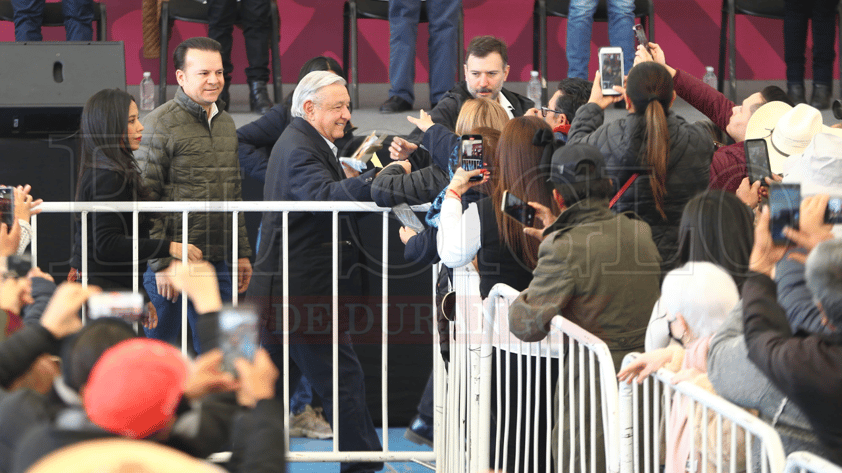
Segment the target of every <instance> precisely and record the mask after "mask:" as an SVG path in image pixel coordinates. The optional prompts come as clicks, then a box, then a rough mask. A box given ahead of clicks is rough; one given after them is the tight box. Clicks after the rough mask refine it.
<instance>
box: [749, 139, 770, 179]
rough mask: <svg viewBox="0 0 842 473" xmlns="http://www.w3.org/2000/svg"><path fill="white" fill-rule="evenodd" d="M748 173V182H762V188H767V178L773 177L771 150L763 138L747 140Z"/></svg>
mask: <svg viewBox="0 0 842 473" xmlns="http://www.w3.org/2000/svg"><path fill="white" fill-rule="evenodd" d="M743 146H744V147H745V153H746V171H747V173H748V180H749V183H750V184H754V183H755V182H757V181H760V185H761V186H765V185H767V184H766V178H767V177H772V168H771V166H770V165H769V150H768V148H767V147H766V140H764V139H763V138H760V139H756V140H746V141H745V144H744V145H743Z"/></svg>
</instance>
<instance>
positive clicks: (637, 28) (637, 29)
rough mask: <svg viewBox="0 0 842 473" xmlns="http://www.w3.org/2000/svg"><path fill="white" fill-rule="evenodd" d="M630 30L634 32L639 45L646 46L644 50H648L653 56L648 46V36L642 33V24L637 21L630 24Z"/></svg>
mask: <svg viewBox="0 0 842 473" xmlns="http://www.w3.org/2000/svg"><path fill="white" fill-rule="evenodd" d="M632 30H634V34H635V36H636V37H637V42H638V43H639V44H640V45H641V46H643V47H644V48H646V52H648V53H649V55H651V56H653V57H654V55H653V54H652V48H650V47H649V38H647V37H646V33H644V31H643V25H641V24H640V23H637V24H635V25H634V26H632Z"/></svg>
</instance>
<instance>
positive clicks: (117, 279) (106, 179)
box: [71, 168, 170, 292]
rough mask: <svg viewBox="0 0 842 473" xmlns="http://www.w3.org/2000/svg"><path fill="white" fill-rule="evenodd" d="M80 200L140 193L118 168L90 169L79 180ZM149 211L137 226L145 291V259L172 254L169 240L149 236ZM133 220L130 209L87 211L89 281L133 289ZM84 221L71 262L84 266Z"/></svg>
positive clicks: (113, 199)
mask: <svg viewBox="0 0 842 473" xmlns="http://www.w3.org/2000/svg"><path fill="white" fill-rule="evenodd" d="M78 185H79V188H80V190H79V198H78V200H79V201H80V202H131V201H134V200H137V195H136V192H135V191H134V189H132V188H131V187H130V186H129V185H128V183H127V182H126V180H125V179H124V178H123V177H122V176H120V174H118V173H117V172H115V171H111V170H108V169H98V168H94V169H89V170H87V171H85V173H84V174H83V175H82V180H81V181H79V184H78ZM148 215H149V214H143V213H141V214H140V228H139V229H138V236H139V240H138V247H139V248H138V259H139V261H138V273H139V274H140V279H139V280H138V287H139V290H140V291H141V292H144V291H143V279H142V278H143V273H144V272H145V271H146V262H147V261H148V260H149V259H153V258H164V257H167V256H169V255H170V242H169V241H168V240H156V239H150V238H149V230H150V228H151V224H144V222H148ZM133 229H134V224H133V222H132V213H131V212H107V211H101V212H90V213H88V242H89V243H88V281H89V282H90V283H91V284H96V285H98V286H102V287H103V288H106V289H118V290H131V289H132V273H133V268H132V259H133V258H132V231H133ZM81 242H82V225H81V223H77V226H76V236H75V238H74V244H73V258H72V260H71V266H73V267H74V268H76V269H78V270H79V271H81V270H82V245H81Z"/></svg>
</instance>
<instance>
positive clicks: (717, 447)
mask: <svg viewBox="0 0 842 473" xmlns="http://www.w3.org/2000/svg"><path fill="white" fill-rule="evenodd" d="M637 356H639V354H637V353H631V354H629V355H628V356H626V357H625V359H624V360H623V366H626V365H627V364H628V363H630V362H631V361H633V360H634V359H635V358H636V357H637ZM673 374H674V373H672V372H670V371H667V370H665V369H661V370H659V371H658V372H657V373H653V374H652V375H650V376H649V377H647V378H646V379H645V380H644V382H643V385H642V389H640V388H641V387H640V386H638V384H637V383H632V384H626V383H621V384H620V411H621V412H620V423H621V426H620V428H621V432H622V435H621V438H622V448H621V452H620V455H621V458H622V463H621V472H622V473H632V472H634V473H640V472H641V471H642V472H644V473H658V472H660V471H661V470H660V467H661V465H662V464H663V463H664V459H663V457H664V455H665V453H666V452H667V450H668V449H669V450H671V451H675V449H676V447H675V444H674V442H676V439H675V435H677V432H672V431H671V428H670V416H671V414H672V413H673V410H674V409H676V404H677V403H683V402H687V404H684V405H685V406H687V407H686V409H684V410H685V411H686V412H687V413H688V415H689V417H688V421H687V425H686V427H685V428H686V429H689V439H690V440H689V442H690V453H689V459H690V461H689V463H688V464H687V466H688V468H687V471H688V472H690V473H698V472H705V473H707V472H717V473H722V472H723V471H729V472H731V473H735V472H739V471H750V472H755V471H758V472H762V473H777V472H781V471H783V468H784V450H783V446H782V445H781V439H780V437H779V436H778V433H777V432H776V431H775V429H774V428H773V427H772V426H770V425H769V424H767V423H766V422H764V421H763V420H761V419H760V418H758V417H757V416H755V415H753V414H751V413H749V412H748V411H746V410H744V409H743V408H741V407H739V406H736V405H734V404H732V403H730V402H728V401H727V400H725V399H723V398H722V397H720V396H717V395H716V394H713V393H711V392H708V391H706V390H704V389H702V388H700V387H698V386H696V385H694V384H692V383H690V382H682V383H679V384H677V385H674V384H672V382H671V379H672V376H673ZM641 391H642V394H641ZM639 408H642V409H643V415H642V419H643V420H642V421H643V425H642V426H641V425H639V424H640V422H639V420H638V419H639V418H640V416H639V413H638V409H639ZM697 412H700V416H699V417H700V419H701V422H700V423H701V425H697V423H696V421H695V420H696V418H697V414H696V413H697ZM710 424H713V431H712V432H711V431H710V429H711V427H710ZM697 434H700V437H698V438H697ZM726 437H727V438H726ZM740 441H742V442H743V443H744V445H743V446H742V447H738V443H739V442H740ZM641 454H642V458H641ZM740 457H742V461H743V462H744V463H745V466H744V467H743V465H741V464H739V462H738V459H739V458H740ZM697 460H698V461H697ZM641 462H642V463H641ZM666 471H672V468H671V467H670V466H667V470H666ZM682 471H683V470H682Z"/></svg>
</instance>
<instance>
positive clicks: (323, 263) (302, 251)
mask: <svg viewBox="0 0 842 473" xmlns="http://www.w3.org/2000/svg"><path fill="white" fill-rule="evenodd" d="M345 84H346V82H345V79H343V78H341V77H339V76H338V75H336V74H334V73H333V72H329V71H314V72H311V73H309V74H307V75H306V76H304V78H303V79H302V80H301V81H300V82H299V83H298V85H297V86H296V88H295V93H294V94H293V98H292V114H293V115H294V116H295V118H294V119H293V120H292V122H291V123H290V124H289V126H287V128H286V130H284V132H283V134H282V135H281V137H280V139H278V142H277V143H275V147H274V148H273V149H272V155H271V157H270V158H269V166H268V167H267V169H266V185H265V187H264V189H263V200H265V201H287V202H291V203H294V202H302V201H323V202H331V201H352V202H353V201H366V202H370V201H371V181H372V180H373V179H374V177H375V176H376V174H377V173H378V172H379V170H378V169H376V168H375V169H372V170H368V171H365V172H364V173H362V174H359V173H358V172H357V171H355V170H353V169H351V168H348V167H347V166H344V165H343V164H341V163H340V161H339V158H338V156H337V153H338V151H339V150H338V148H337V146H336V144H335V141H336V140H338V139H340V138H342V137H343V136H345V125H346V124H347V123H348V121H349V120H350V119H351V110H350V106H351V98H350V96H349V95H348V90H347V89H346V88H345ZM390 166H401V167H402V168H404V170H405V171H407V172H408V171H409V169H408V167H409V163H404V162H397V163H392V164H390ZM343 167H344V170H343ZM283 214H284V213H283V212H264V214H263V219H262V221H261V234H260V248H259V249H258V256H257V259H256V261H255V268H256V272H255V278H254V281H253V283H252V286H251V288H250V289H249V293H248V299H249V301H251V302H252V303H254V304H255V306H256V307H257V308H258V311H259V312H260V313H261V322H260V330H261V334H260V335H261V344H262V345H263V346H264V347H265V348H266V350H267V351H268V352H269V354H270V355H271V357H272V361H273V362H274V363H275V365H276V366H277V367H278V369H281V370H283V369H284V362H283V349H284V346H283V340H282V328H281V327H282V321H281V317H282V312H281V311H282V307H283V305H284V304H285V303H286V301H285V300H284V296H283V294H284V293H283V288H284V284H285V283H286V284H288V287H289V297H290V298H289V307H290V315H291V318H295V319H294V320H291V321H290V326H291V327H294V328H293V329H292V330H291V333H290V343H289V350H290V360H291V361H292V362H291V363H290V384H291V385H296V384H297V383H298V379H299V378H300V376H301V375H302V374H303V375H304V376H306V377H307V379H308V380H309V381H310V383H311V384H312V386H313V389H314V390H315V392H316V393H317V394H318V395H319V397H321V398H322V401H323V403H324V409H325V414H326V417H327V419H328V420H329V421H331V422H332V421H333V399H334V395H336V396H338V397H339V431H338V432H336V429H335V427H334V426H333V425H331V427H332V428H334V434H335V435H338V436H339V438H338V441H339V450H341V451H377V450H380V449H381V446H380V440H379V438H378V436H377V432H376V431H375V430H374V423H373V422H372V420H371V415H370V414H369V412H368V407H367V405H366V398H365V382H364V375H363V371H362V367H361V366H360V363H359V360H358V359H357V355H356V353H355V352H354V349H353V347H352V346H351V339H350V335H349V333H348V318H349V314H348V308H347V305H345V304H344V301H345V300H346V299H345V298H344V297H342V296H347V295H356V294H358V293H359V292H360V288H359V287H358V284H359V282H360V281H359V278H355V277H354V273H351V272H352V271H353V270H354V268H355V266H358V265H359V263H360V255H359V253H358V248H357V243H356V242H358V241H359V239H360V235H359V232H358V231H357V223H356V218H357V217H356V214H352V215H342V216H341V218H340V219H339V220H340V222H339V225H340V228H339V229H338V230H337V231H338V234H339V239H340V241H339V242H336V244H337V246H339V248H340V250H339V258H338V265H339V281H338V284H339V288H340V289H339V295H340V297H339V298H338V303H339V313H340V316H339V319H340V326H339V327H331V326H330V325H327V326H324V325H322V324H323V323H324V322H317V321H316V319H318V318H321V319H320V320H322V321H329V320H331V317H330V305H331V300H332V294H333V289H332V287H333V278H332V268H333V258H332V251H331V247H332V246H333V244H334V241H333V224H332V222H331V220H332V217H331V214H330V213H327V212H290V213H289V226H288V228H289V239H288V240H287V241H283V233H282V230H283ZM284 245H288V248H289V259H288V260H286V259H284V258H283V257H282V255H283V248H284ZM287 262H288V265H289V266H288V267H289V279H288V280H286V281H285V280H284V275H283V271H284V265H285V264H286V263H287ZM349 273H351V274H349ZM297 315H306V316H307V317H308V320H306V321H299V319H297V318H296V316H297ZM299 322H300V323H299ZM314 324H316V325H318V327H317V328H313V325H314ZM331 329H332V330H337V331H339V345H338V347H337V349H338V351H339V366H337V367H334V366H332V364H333V363H332V358H333V356H332V353H333V348H334V347H333V345H332V343H331V341H332V339H331ZM333 369H336V370H338V376H339V380H340V382H341V384H342V388H341V389H340V391H339V393H334V392H333V381H332V373H333ZM381 468H383V464H382V463H380V462H371V463H368V462H366V463H359V462H357V463H343V464H342V466H341V468H340V469H341V471H343V472H345V471H355V472H357V471H360V472H362V471H377V470H380V469H381Z"/></svg>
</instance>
